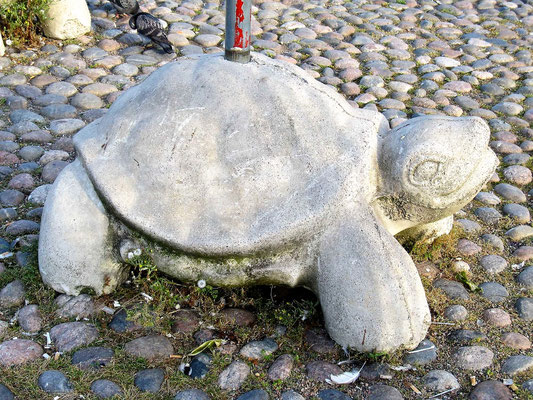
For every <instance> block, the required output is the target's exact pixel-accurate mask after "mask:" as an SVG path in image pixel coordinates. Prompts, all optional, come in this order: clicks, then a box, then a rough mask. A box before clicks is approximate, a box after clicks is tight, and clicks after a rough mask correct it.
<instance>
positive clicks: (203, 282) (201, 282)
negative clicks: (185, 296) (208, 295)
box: [197, 279, 206, 289]
mask: <svg viewBox="0 0 533 400" xmlns="http://www.w3.org/2000/svg"><path fill="white" fill-rule="evenodd" d="M197 285H198V287H199V288H200V289H203V288H205V285H206V283H205V281H204V280H203V279H200V280H199V281H198V283H197Z"/></svg>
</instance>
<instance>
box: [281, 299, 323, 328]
mask: <svg viewBox="0 0 533 400" xmlns="http://www.w3.org/2000/svg"><path fill="white" fill-rule="evenodd" d="M316 306H317V304H316V303H313V302H312V301H310V300H301V301H293V302H290V303H285V304H284V305H283V306H280V307H277V308H276V309H275V310H274V318H275V319H276V322H277V323H279V324H281V325H285V326H286V327H291V326H294V325H296V324H297V323H298V322H299V321H304V320H306V319H310V318H311V317H312V315H313V314H314V313H315V308H316Z"/></svg>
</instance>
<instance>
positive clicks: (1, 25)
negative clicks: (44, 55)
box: [0, 0, 52, 45]
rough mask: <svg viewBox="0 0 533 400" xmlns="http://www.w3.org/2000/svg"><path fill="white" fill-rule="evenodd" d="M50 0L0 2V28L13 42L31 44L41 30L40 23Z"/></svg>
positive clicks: (43, 19)
mask: <svg viewBox="0 0 533 400" xmlns="http://www.w3.org/2000/svg"><path fill="white" fill-rule="evenodd" d="M51 2H52V0H13V1H10V0H8V1H5V2H2V3H1V4H0V30H1V32H2V36H3V37H4V39H10V40H12V41H13V44H15V45H20V44H32V43H35V42H36V41H37V35H38V34H39V33H40V31H41V30H42V28H41V26H42V23H43V22H44V21H45V19H46V13H47V11H48V9H49V7H50V4H51Z"/></svg>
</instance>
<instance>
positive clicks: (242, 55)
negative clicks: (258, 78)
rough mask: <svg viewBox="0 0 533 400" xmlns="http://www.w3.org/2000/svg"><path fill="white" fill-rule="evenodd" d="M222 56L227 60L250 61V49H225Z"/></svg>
mask: <svg viewBox="0 0 533 400" xmlns="http://www.w3.org/2000/svg"><path fill="white" fill-rule="evenodd" d="M224 58H225V59H226V60H228V61H233V62H238V63H243V64H245V63H247V62H249V61H250V50H246V51H242V50H241V49H229V50H225V52H224Z"/></svg>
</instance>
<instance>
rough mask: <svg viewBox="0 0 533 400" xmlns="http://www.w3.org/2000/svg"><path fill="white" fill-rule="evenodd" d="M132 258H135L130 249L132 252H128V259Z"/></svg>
mask: <svg viewBox="0 0 533 400" xmlns="http://www.w3.org/2000/svg"><path fill="white" fill-rule="evenodd" d="M132 258H133V253H132V252H131V251H130V252H129V253H128V260H131V259H132Z"/></svg>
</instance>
